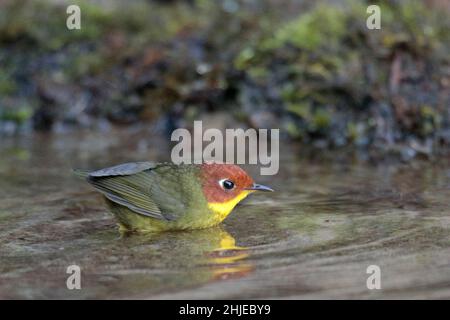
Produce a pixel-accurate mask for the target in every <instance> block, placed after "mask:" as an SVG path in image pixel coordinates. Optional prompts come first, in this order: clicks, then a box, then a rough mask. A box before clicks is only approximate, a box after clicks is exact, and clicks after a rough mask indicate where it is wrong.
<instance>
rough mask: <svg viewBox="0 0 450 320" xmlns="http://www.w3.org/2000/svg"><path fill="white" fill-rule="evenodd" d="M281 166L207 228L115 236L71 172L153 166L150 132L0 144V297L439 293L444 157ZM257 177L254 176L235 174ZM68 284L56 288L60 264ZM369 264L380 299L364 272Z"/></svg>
mask: <svg viewBox="0 0 450 320" xmlns="http://www.w3.org/2000/svg"><path fill="white" fill-rule="evenodd" d="M283 148H284V150H282V154H283V158H282V161H281V170H280V172H279V174H278V175H277V176H275V177H259V179H257V180H258V182H260V183H263V184H268V185H270V186H272V187H273V188H275V189H276V191H277V192H275V193H271V194H267V193H264V194H260V195H252V196H251V197H249V198H248V199H246V200H245V201H244V202H243V203H242V204H240V205H239V206H238V207H237V208H236V209H235V211H234V212H233V213H232V215H231V216H230V217H229V218H228V219H227V220H226V221H225V223H223V224H222V225H221V226H220V227H216V228H211V229H207V230H198V231H189V232H171V233H165V234H160V235H157V236H150V235H124V234H120V233H119V232H118V231H117V229H116V227H115V222H114V219H113V218H112V216H111V215H110V214H109V213H108V212H107V210H106V206H105V205H104V203H103V201H102V199H101V196H100V195H99V194H98V193H96V192H94V191H93V189H92V188H91V187H90V186H89V185H87V184H86V183H84V182H83V181H79V180H77V179H75V178H73V177H72V176H71V174H70V170H71V168H73V167H82V168H94V169H95V168H101V167H104V166H109V165H113V164H117V163H120V162H125V161H133V160H157V161H164V160H167V159H168V155H170V149H169V146H167V144H166V142H165V140H164V139H161V138H157V137H155V136H154V135H152V134H151V133H148V134H144V135H143V134H142V133H139V134H138V133H134V132H132V131H129V132H126V133H123V132H122V133H115V134H111V133H106V134H101V133H96V134H93V133H86V134H63V135H59V136H48V135H41V136H35V137H33V138H32V137H16V138H7V139H6V138H2V141H1V143H0V191H1V197H0V298H65V299H72V298H177V299H192V298H200V299H201V298H206V299H210V298H213V299H214V298H355V299H361V298H450V233H449V228H450V205H449V199H450V188H449V185H450V183H449V181H450V171H449V169H448V168H449V167H448V164H449V163H448V160H447V161H437V162H417V163H412V164H408V165H406V164H398V165H377V166H375V165H369V164H363V163H361V162H356V161H355V162H351V161H348V160H346V161H312V160H308V159H305V158H304V157H302V156H301V153H302V152H301V150H299V149H297V148H295V147H294V146H283ZM249 170H250V171H251V172H252V173H253V175H254V177H255V178H257V177H258V175H257V173H258V168H249ZM72 264H76V265H79V266H80V267H81V269H82V289H81V290H68V289H67V288H66V279H67V277H68V274H66V268H67V267H68V266H69V265H72ZM369 265H378V266H379V267H380V268H381V275H382V277H381V285H382V288H381V289H380V290H368V289H367V286H366V280H367V277H368V276H369V275H368V274H366V269H367V267H368V266H369Z"/></svg>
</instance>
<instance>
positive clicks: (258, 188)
mask: <svg viewBox="0 0 450 320" xmlns="http://www.w3.org/2000/svg"><path fill="white" fill-rule="evenodd" d="M246 190H255V191H266V192H268V191H270V192H273V189H272V188H269V187H266V186H263V185H262V184H257V183H254V184H253V187H250V188H247V189H246Z"/></svg>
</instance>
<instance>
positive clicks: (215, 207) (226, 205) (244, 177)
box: [201, 163, 273, 220]
mask: <svg viewBox="0 0 450 320" xmlns="http://www.w3.org/2000/svg"><path fill="white" fill-rule="evenodd" d="M201 180H202V188H203V194H204V195H205V198H206V201H207V202H208V206H209V208H210V209H211V210H212V211H213V212H214V213H216V214H217V215H218V216H219V217H220V219H222V220H223V219H225V217H226V216H227V215H228V214H229V213H230V212H231V211H232V210H233V208H234V207H235V206H236V204H238V203H239V202H240V201H241V200H243V199H244V198H245V197H246V196H247V195H249V194H250V193H252V192H255V191H273V190H272V189H271V188H269V187H266V186H263V185H260V184H256V183H255V182H254V181H253V179H252V178H251V177H250V176H249V175H248V174H247V173H246V172H245V171H244V170H243V169H241V168H240V167H239V166H237V165H233V164H219V163H205V164H202V165H201Z"/></svg>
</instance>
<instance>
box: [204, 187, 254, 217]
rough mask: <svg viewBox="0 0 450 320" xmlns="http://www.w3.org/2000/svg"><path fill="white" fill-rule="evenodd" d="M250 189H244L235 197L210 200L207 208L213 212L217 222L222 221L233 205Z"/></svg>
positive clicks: (243, 197) (249, 191)
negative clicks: (219, 200)
mask: <svg viewBox="0 0 450 320" xmlns="http://www.w3.org/2000/svg"><path fill="white" fill-rule="evenodd" d="M251 192H252V191H251V190H245V191H242V192H241V193H240V194H238V195H237V196H236V197H235V198H233V199H231V200H228V201H225V202H210V203H208V208H209V209H210V210H211V211H212V212H213V213H214V215H215V219H217V221H218V222H222V221H223V219H225V218H226V217H227V216H228V215H229V214H230V212H231V211H232V210H233V209H234V207H235V206H236V205H237V204H238V203H239V202H241V201H242V200H243V199H245V197H247V196H248V195H249V194H250V193H251Z"/></svg>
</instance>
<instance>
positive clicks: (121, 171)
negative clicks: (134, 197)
mask: <svg viewBox="0 0 450 320" xmlns="http://www.w3.org/2000/svg"><path fill="white" fill-rule="evenodd" d="M155 167H156V164H155V163H153V162H128V163H123V164H119V165H117V166H113V167H109V168H104V169H100V170H97V171H93V172H90V173H89V177H111V176H127V175H131V174H135V173H138V172H142V171H144V170H148V169H153V168H155Z"/></svg>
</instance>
